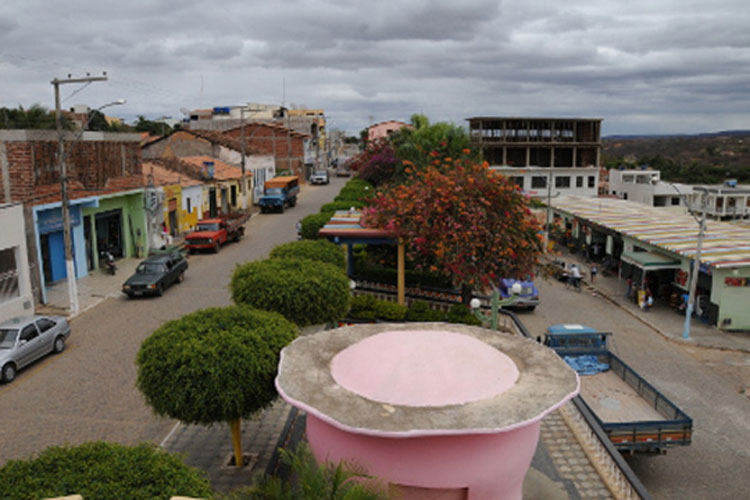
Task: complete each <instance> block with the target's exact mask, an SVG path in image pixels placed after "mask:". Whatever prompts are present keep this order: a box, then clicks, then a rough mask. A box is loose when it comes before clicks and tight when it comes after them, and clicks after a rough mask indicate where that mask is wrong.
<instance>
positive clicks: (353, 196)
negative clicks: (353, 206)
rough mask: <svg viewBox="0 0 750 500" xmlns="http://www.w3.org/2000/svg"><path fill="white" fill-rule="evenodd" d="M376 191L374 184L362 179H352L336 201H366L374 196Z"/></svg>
mask: <svg viewBox="0 0 750 500" xmlns="http://www.w3.org/2000/svg"><path fill="white" fill-rule="evenodd" d="M374 192H375V189H374V188H373V186H372V184H370V183H369V182H367V181H364V180H362V179H357V178H356V177H355V178H352V179H350V180H349V182H347V183H346V184H344V187H342V188H341V191H339V194H338V195H337V196H336V197H335V198H334V199H333V200H334V201H339V202H341V201H365V199H367V198H369V197H370V196H372V195H373V193H374Z"/></svg>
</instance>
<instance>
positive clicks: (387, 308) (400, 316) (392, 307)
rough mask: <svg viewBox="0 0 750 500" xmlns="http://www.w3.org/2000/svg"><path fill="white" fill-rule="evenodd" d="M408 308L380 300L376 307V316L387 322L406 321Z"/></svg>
mask: <svg viewBox="0 0 750 500" xmlns="http://www.w3.org/2000/svg"><path fill="white" fill-rule="evenodd" d="M406 311H407V309H406V306H402V305H401V304H399V303H398V302H391V301H389V300H379V301H378V302H377V304H376V305H375V316H376V317H378V318H379V319H383V320H386V321H404V319H406Z"/></svg>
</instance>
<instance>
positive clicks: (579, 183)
mask: <svg viewBox="0 0 750 500" xmlns="http://www.w3.org/2000/svg"><path fill="white" fill-rule="evenodd" d="M576 187H577V188H582V187H583V176H582V175H578V176H576Z"/></svg>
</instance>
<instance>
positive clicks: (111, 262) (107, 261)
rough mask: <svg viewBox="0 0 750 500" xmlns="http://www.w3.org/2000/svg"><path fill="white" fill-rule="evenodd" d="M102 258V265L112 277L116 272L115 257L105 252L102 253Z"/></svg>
mask: <svg viewBox="0 0 750 500" xmlns="http://www.w3.org/2000/svg"><path fill="white" fill-rule="evenodd" d="M102 258H103V259H104V265H105V266H106V267H107V271H109V274H111V275H113V276H114V274H115V273H116V272H117V266H116V265H115V256H114V255H112V252H110V251H109V250H105V251H103V252H102Z"/></svg>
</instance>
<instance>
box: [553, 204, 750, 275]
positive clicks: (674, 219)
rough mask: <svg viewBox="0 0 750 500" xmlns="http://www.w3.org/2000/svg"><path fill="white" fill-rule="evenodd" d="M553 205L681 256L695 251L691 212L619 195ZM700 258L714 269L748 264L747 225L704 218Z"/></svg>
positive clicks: (691, 255)
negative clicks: (644, 202)
mask: <svg viewBox="0 0 750 500" xmlns="http://www.w3.org/2000/svg"><path fill="white" fill-rule="evenodd" d="M552 206H553V208H555V209H557V210H561V211H563V212H567V213H569V214H572V215H575V216H577V217H579V218H581V219H584V220H587V221H590V222H592V223H595V224H599V225H601V226H604V227H608V228H610V229H613V230H615V231H618V232H619V233H621V234H624V235H626V236H629V237H631V238H634V239H636V240H639V241H642V242H644V243H649V244H651V245H653V246H655V247H658V248H660V249H663V250H666V251H669V252H672V253H674V254H677V255H679V256H681V257H686V258H691V259H692V258H694V256H695V253H696V250H697V246H698V224H697V223H696V221H695V219H693V217H692V216H690V215H680V214H675V213H674V212H671V211H665V210H664V208H658V207H650V206H648V205H642V204H640V203H634V202H631V201H625V200H621V199H619V198H584V197H579V196H563V197H560V198H552ZM700 260H701V263H704V264H707V265H709V266H711V267H714V268H722V267H735V266H750V228H746V227H742V226H739V225H736V224H730V223H728V222H720V221H714V220H706V232H705V236H704V238H703V247H702V250H701V259H700Z"/></svg>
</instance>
